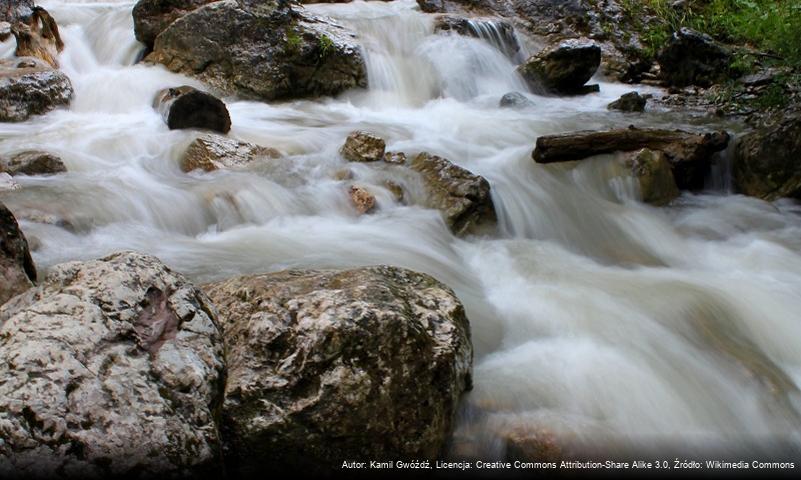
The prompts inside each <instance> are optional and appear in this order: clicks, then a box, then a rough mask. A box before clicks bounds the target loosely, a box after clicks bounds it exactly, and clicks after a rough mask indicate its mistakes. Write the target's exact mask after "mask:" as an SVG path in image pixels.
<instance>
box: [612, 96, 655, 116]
mask: <svg viewBox="0 0 801 480" xmlns="http://www.w3.org/2000/svg"><path fill="white" fill-rule="evenodd" d="M646 103H648V99H647V98H646V97H644V96H642V95H640V94H639V92H629V93H624V94H623V95H621V97H620V98H618V99H617V100H615V101H614V102H612V103H610V104H609V105H607V108H608V109H609V110H620V111H621V112H643V111H645V105H646Z"/></svg>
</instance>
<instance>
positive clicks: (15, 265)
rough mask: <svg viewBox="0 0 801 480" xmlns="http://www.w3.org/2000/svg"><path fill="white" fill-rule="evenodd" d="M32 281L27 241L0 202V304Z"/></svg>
mask: <svg viewBox="0 0 801 480" xmlns="http://www.w3.org/2000/svg"><path fill="white" fill-rule="evenodd" d="M34 281H36V267H34V265H33V260H32V259H31V253H30V251H29V250H28V241H27V240H26V239H25V235H24V234H23V233H22V230H20V228H19V225H18V224H17V219H16V218H14V215H13V214H12V213H11V211H10V210H9V209H8V208H6V206H5V205H3V204H2V203H0V304H3V303H5V302H6V301H8V299H10V298H12V297H14V296H15V295H18V294H20V293H22V292H24V291H25V290H28V289H29V288H31V286H33V283H32V282H34ZM0 432H2V430H1V427H0ZM0 438H2V437H0ZM0 448H2V447H0Z"/></svg>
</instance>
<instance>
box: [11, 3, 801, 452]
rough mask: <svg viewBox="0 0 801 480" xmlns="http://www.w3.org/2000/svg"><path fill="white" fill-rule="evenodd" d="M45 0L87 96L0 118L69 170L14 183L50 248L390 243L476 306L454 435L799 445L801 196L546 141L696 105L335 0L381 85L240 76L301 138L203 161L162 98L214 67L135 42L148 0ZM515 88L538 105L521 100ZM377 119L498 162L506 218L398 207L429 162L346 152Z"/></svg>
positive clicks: (316, 251)
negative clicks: (267, 158) (328, 88)
mask: <svg viewBox="0 0 801 480" xmlns="http://www.w3.org/2000/svg"><path fill="white" fill-rule="evenodd" d="M41 3H42V4H43V6H44V7H45V8H47V9H48V10H49V11H50V12H51V13H52V14H53V15H54V16H55V18H56V19H57V20H58V22H59V24H60V25H62V28H61V30H62V35H63V37H64V40H65V43H66V45H67V47H66V50H65V51H64V53H63V54H62V56H61V59H60V61H61V64H62V67H63V69H64V71H65V72H66V73H67V74H68V75H69V76H70V77H71V79H72V81H73V83H74V85H75V87H76V97H75V99H74V101H73V103H72V105H71V107H70V109H69V110H59V111H54V112H51V113H49V114H47V115H45V116H42V117H38V118H34V119H31V120H30V121H28V122H25V123H21V124H0V140H1V142H0V154H2V153H7V152H12V151H15V150H19V149H23V148H24V149H43V150H47V151H51V152H53V153H55V154H57V155H59V156H61V157H62V158H63V160H64V162H65V164H66V165H67V168H68V170H69V173H66V174H62V175H58V176H55V177H38V178H36V177H18V179H17V181H18V183H20V184H21V186H22V188H21V189H20V190H18V191H14V192H6V193H3V194H2V201H3V202H5V203H6V204H7V205H8V206H9V208H11V210H12V211H14V212H15V214H17V216H18V217H19V218H20V223H21V225H22V228H23V230H24V231H25V232H26V235H28V237H29V238H32V239H34V241H33V242H32V243H34V244H36V245H38V247H37V248H36V250H35V251H34V258H35V261H36V262H37V265H38V266H39V268H40V269H41V270H42V271H44V270H46V269H47V268H48V267H50V266H52V265H54V264H56V263H60V262H63V261H68V260H75V259H89V258H95V257H98V256H101V255H104V254H107V253H110V252H113V251H118V250H122V249H136V250H140V251H144V252H148V253H152V254H155V255H157V256H159V257H160V258H161V259H162V260H164V261H165V262H166V263H168V264H169V265H171V266H172V267H174V268H175V269H177V270H179V271H181V272H184V273H186V274H187V275H189V276H190V277H192V278H193V279H194V280H195V281H197V282H204V281H210V280H216V279H222V278H225V277H229V276H232V275H237V274H244V273H252V272H264V271H273V270H279V269H283V268H287V267H331V266H355V265H369V264H378V263H391V264H395V265H399V266H403V267H407V268H411V269H415V270H419V271H423V272H427V273H429V274H431V275H433V276H435V277H437V278H438V279H440V280H442V281H443V282H445V283H447V284H448V285H450V286H451V287H452V288H454V290H455V291H456V292H457V294H458V295H459V297H460V298H461V299H462V301H463V302H464V303H465V305H466V308H467V311H468V315H469V317H470V320H471V323H472V328H473V338H474V343H475V346H476V351H477V356H476V363H475V379H474V383H475V389H474V391H473V392H472V393H471V394H470V395H469V396H468V397H467V398H466V400H465V402H464V403H465V408H464V412H463V415H462V416H461V419H460V423H459V425H458V427H457V431H456V434H455V438H456V440H457V441H456V442H455V444H456V446H455V447H454V449H455V453H454V454H459V453H460V452H461V450H459V449H467V451H469V452H470V453H471V454H474V455H480V456H486V457H493V456H501V455H503V442H502V439H503V438H504V437H505V436H507V435H508V434H509V432H512V431H518V430H519V429H521V428H522V429H528V430H530V431H531V432H542V431H547V432H548V434H549V435H553V436H554V437H555V438H556V439H557V442H563V443H565V444H567V443H571V442H572V443H577V444H584V445H600V444H610V445H611V444H612V443H614V444H616V445H619V446H620V448H623V449H626V448H641V447H643V446H644V445H645V446H657V445H662V444H666V443H682V444H684V445H695V444H698V445H701V446H704V445H706V446H725V447H726V448H732V449H735V450H736V449H737V448H741V447H743V446H745V445H751V444H752V443H753V442H758V441H762V440H781V441H785V442H788V443H789V444H790V445H791V448H792V449H794V450H793V451H794V452H796V453H797V452H798V449H799V445H800V444H801V439H799V424H800V423H799V413H800V412H801V402H800V400H799V392H798V385H799V382H801V348H800V346H799V338H801V322H799V321H798V314H797V312H799V311H801V255H799V253H798V252H799V250H801V216H800V215H799V214H801V209H799V207H798V206H797V205H794V204H791V203H783V202H777V203H774V204H769V203H765V202H762V201H758V200H755V199H749V198H746V197H742V196H736V195H729V194H725V191H726V189H727V188H728V185H729V184H727V183H725V172H724V173H720V174H719V175H718V177H720V178H723V180H719V181H717V183H716V182H715V181H712V182H711V183H712V184H713V185H716V186H718V187H720V190H718V191H712V193H710V194H706V195H691V194H684V195H683V196H682V197H681V198H680V199H679V200H678V201H677V202H675V203H674V205H672V206H671V207H667V208H662V209H657V208H653V207H650V206H648V205H644V204H642V203H640V202H638V201H637V199H636V198H637V188H636V185H631V184H630V183H627V182H625V181H621V180H620V179H616V178H612V177H611V176H610V174H609V171H610V170H609V169H608V168H607V167H608V161H609V159H608V158H598V159H594V160H591V161H585V162H581V163H579V164H576V165H549V166H543V165H537V164H535V163H534V162H533V161H532V160H531V158H530V154H531V149H532V147H533V144H534V141H535V140H536V138H537V137H538V136H539V135H543V134H548V133H555V132H561V131H569V130H577V129H589V128H609V127H613V126H625V125H628V124H629V123H632V122H635V123H638V124H643V125H650V126H654V125H656V126H670V127H682V128H697V127H696V126H694V125H692V122H691V121H690V120H689V119H683V118H681V117H680V116H676V115H666V114H645V115H643V116H639V117H629V116H625V115H623V114H620V113H612V112H608V111H607V110H606V108H605V106H606V104H607V103H608V102H609V101H611V100H613V99H615V98H617V97H618V96H619V95H620V94H621V93H625V92H626V91H628V90H630V87H627V86H624V85H617V84H612V83H605V82H601V86H602V88H601V93H598V94H593V95H589V96H586V97H581V98H547V97H539V96H535V95H532V94H530V93H528V92H527V90H526V87H525V85H524V83H523V82H522V80H521V79H520V78H519V77H518V76H517V75H516V74H515V72H514V67H515V65H514V61H513V60H510V59H509V58H508V57H507V56H506V55H504V54H503V52H502V51H501V50H500V49H498V48H497V44H496V45H493V44H491V43H490V42H487V41H484V40H482V39H480V38H471V37H462V36H458V35H454V34H448V35H442V34H434V33H433V25H432V22H431V20H430V16H427V15H425V14H422V13H420V12H419V11H417V10H416V7H415V3H414V2H412V1H410V0H400V1H395V2H389V3H384V2H371V3H364V2H361V1H356V2H353V3H350V4H345V5H342V4H337V5H315V6H312V7H309V9H311V10H314V11H315V12H318V13H324V14H328V15H331V16H334V17H336V18H338V19H339V20H340V21H341V22H342V23H345V24H347V25H349V26H351V27H352V28H354V29H355V30H356V31H357V32H358V34H359V38H360V41H361V44H362V47H363V50H364V52H365V56H366V59H367V65H368V74H369V82H370V85H369V89H367V90H363V91H352V92H348V93H346V94H343V95H342V96H340V97H339V98H336V99H321V100H316V101H294V102H286V103H273V104H264V103H256V102H245V101H239V100H237V99H235V98H228V99H226V102H227V103H228V105H229V109H230V112H231V116H232V121H233V130H232V132H231V134H230V135H231V136H232V137H236V138H240V139H242V140H245V141H249V142H253V143H257V144H260V145H265V146H271V147H274V148H277V149H279V150H281V151H283V152H285V153H286V157H285V158H284V159H282V160H277V161H275V162H271V163H270V164H269V165H263V166H260V167H258V168H256V169H253V170H251V171H246V172H243V171H236V172H234V171H217V172H213V173H208V174H196V173H192V174H184V173H182V172H181V171H180V169H179V167H178V159H179V157H180V155H181V153H182V152H183V150H184V149H185V148H186V146H187V145H188V144H189V143H190V142H191V141H192V140H193V139H194V138H195V136H196V135H197V133H196V132H189V131H169V130H168V129H167V127H166V126H165V125H164V124H163V122H162V120H161V118H160V117H159V116H158V114H157V113H156V112H155V111H153V110H152V108H151V107H150V105H151V101H152V98H153V96H154V94H155V92H156V91H157V90H159V89H161V88H165V87H169V86H175V85H180V84H191V85H196V86H202V85H200V84H199V83H198V82H196V81H194V80H192V79H188V78H185V77H182V76H179V75H175V74H172V73H169V72H167V71H166V70H165V69H164V68H162V67H159V66H151V65H144V64H138V65H136V64H134V62H135V60H136V58H137V55H138V53H139V51H140V49H141V46H140V45H139V44H138V43H137V42H136V41H135V39H134V37H133V23H132V19H131V15H130V11H131V8H132V7H133V2H132V1H113V0H108V1H103V2H92V1H88V0H86V1H77V0H74V1H59V2H56V1H43V2H41ZM492 35H493V33H492V32H484V33H483V34H480V36H481V37H482V38H485V39H487V38H490V37H491V36H492ZM12 43H13V41H10V42H6V43H4V44H2V46H0V55H2V56H9V55H11V54H12V53H13V45H12ZM509 91H521V92H524V93H525V94H526V95H527V96H528V97H529V98H530V99H531V100H532V101H533V102H534V107H532V108H531V109H528V110H513V109H500V108H498V99H499V98H500V96H501V95H503V94H504V93H506V92H509ZM720 126H722V125H718V127H720ZM728 127H730V128H732V127H733V126H731V125H729V126H728ZM357 128H358V129H366V130H370V131H373V132H375V133H376V134H378V135H380V136H382V137H384V138H386V139H387V143H388V149H389V150H392V151H406V152H410V153H412V152H419V151H429V152H432V153H436V154H438V155H440V156H443V157H446V158H448V159H450V160H451V161H453V162H455V163H457V164H459V165H461V166H464V167H465V168H467V169H469V170H471V171H473V172H475V173H478V174H481V175H483V176H485V177H486V178H487V179H488V180H489V181H490V183H491V185H492V191H493V199H494V202H495V205H496V208H497V210H498V217H499V233H498V234H497V235H496V236H493V237H474V238H468V239H459V238H455V237H454V236H452V235H451V234H450V232H449V231H448V229H447V228H446V226H445V225H444V223H443V221H442V220H441V219H440V217H439V214H438V212H436V211H431V210H426V209H423V208H420V207H417V206H405V205H401V204H398V203H397V202H396V201H395V200H394V199H393V196H392V194H391V193H390V192H389V191H388V190H386V188H385V186H384V181H385V180H386V179H388V178H391V179H393V180H394V181H396V182H399V183H402V184H403V185H404V186H405V187H406V189H407V190H408V191H410V192H412V194H413V195H415V193H414V192H421V191H422V189H421V188H422V187H421V185H419V184H418V183H417V182H418V180H417V179H416V178H415V177H411V176H408V175H407V174H404V173H403V172H402V171H399V170H396V169H394V168H393V167H390V166H387V167H385V168H384V169H383V170H381V169H378V168H373V167H368V166H365V165H347V164H346V163H345V162H344V160H342V159H341V158H340V156H339V155H338V154H337V149H338V148H339V146H340V145H341V144H342V142H343V140H344V138H345V137H346V136H347V134H348V133H349V132H350V131H352V130H354V129H357ZM734 128H735V129H736V127H734ZM343 168H350V169H351V170H352V171H353V174H354V177H355V179H356V180H357V181H358V182H359V183H360V184H364V185H368V186H369V187H370V188H371V190H372V191H374V192H376V194H377V200H378V206H379V211H378V212H377V213H376V214H374V215H369V216H362V217H360V216H357V215H356V213H355V212H354V211H353V209H352V207H351V206H350V205H349V199H348V197H347V193H346V188H344V183H343V182H341V181H338V180H335V173H336V172H337V171H339V170H341V169H343ZM721 182H722V183H721Z"/></svg>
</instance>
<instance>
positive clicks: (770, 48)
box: [622, 0, 801, 71]
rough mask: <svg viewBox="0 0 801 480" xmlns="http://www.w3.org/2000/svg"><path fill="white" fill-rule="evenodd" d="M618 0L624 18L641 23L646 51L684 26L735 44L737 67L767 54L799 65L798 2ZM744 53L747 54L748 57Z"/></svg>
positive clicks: (652, 50)
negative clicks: (624, 15)
mask: <svg viewBox="0 0 801 480" xmlns="http://www.w3.org/2000/svg"><path fill="white" fill-rule="evenodd" d="M673 3H674V0H623V1H622V4H623V8H624V9H625V11H626V13H628V15H629V16H630V18H632V19H634V20H635V21H639V22H642V28H641V32H640V33H641V35H642V39H643V42H644V43H645V47H646V49H647V51H648V52H647V53H648V54H650V55H654V54H655V53H656V52H657V51H658V50H659V49H660V48H661V47H662V46H663V45H664V44H665V42H666V41H667V40H668V39H669V38H670V35H671V33H672V32H673V31H675V30H677V29H679V28H681V27H690V28H693V29H695V30H698V31H701V32H704V33H707V34H709V35H711V36H712V37H714V38H716V39H717V40H719V41H722V42H724V43H727V44H730V45H733V46H735V47H739V48H738V49H737V50H738V52H737V53H738V55H736V56H735V58H736V60H735V65H733V67H735V68H737V69H738V70H741V71H742V70H743V69H744V68H748V67H751V66H752V64H753V62H754V59H753V57H757V58H760V59H764V58H769V59H773V60H775V61H776V63H781V64H784V65H789V66H793V67H796V68H799V67H801V0H687V1H686V2H685V4H684V6H683V7H674V6H672V4H673ZM748 57H750V58H748Z"/></svg>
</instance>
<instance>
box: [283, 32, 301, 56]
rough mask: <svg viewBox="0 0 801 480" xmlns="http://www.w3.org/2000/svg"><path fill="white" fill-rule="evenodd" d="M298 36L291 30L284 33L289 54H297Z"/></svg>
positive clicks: (298, 46) (298, 48)
mask: <svg viewBox="0 0 801 480" xmlns="http://www.w3.org/2000/svg"><path fill="white" fill-rule="evenodd" d="M300 42H301V40H300V36H299V35H298V34H297V33H295V32H294V31H292V30H289V29H287V31H286V47H287V50H288V51H289V52H291V53H298V52H299V51H300Z"/></svg>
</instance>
